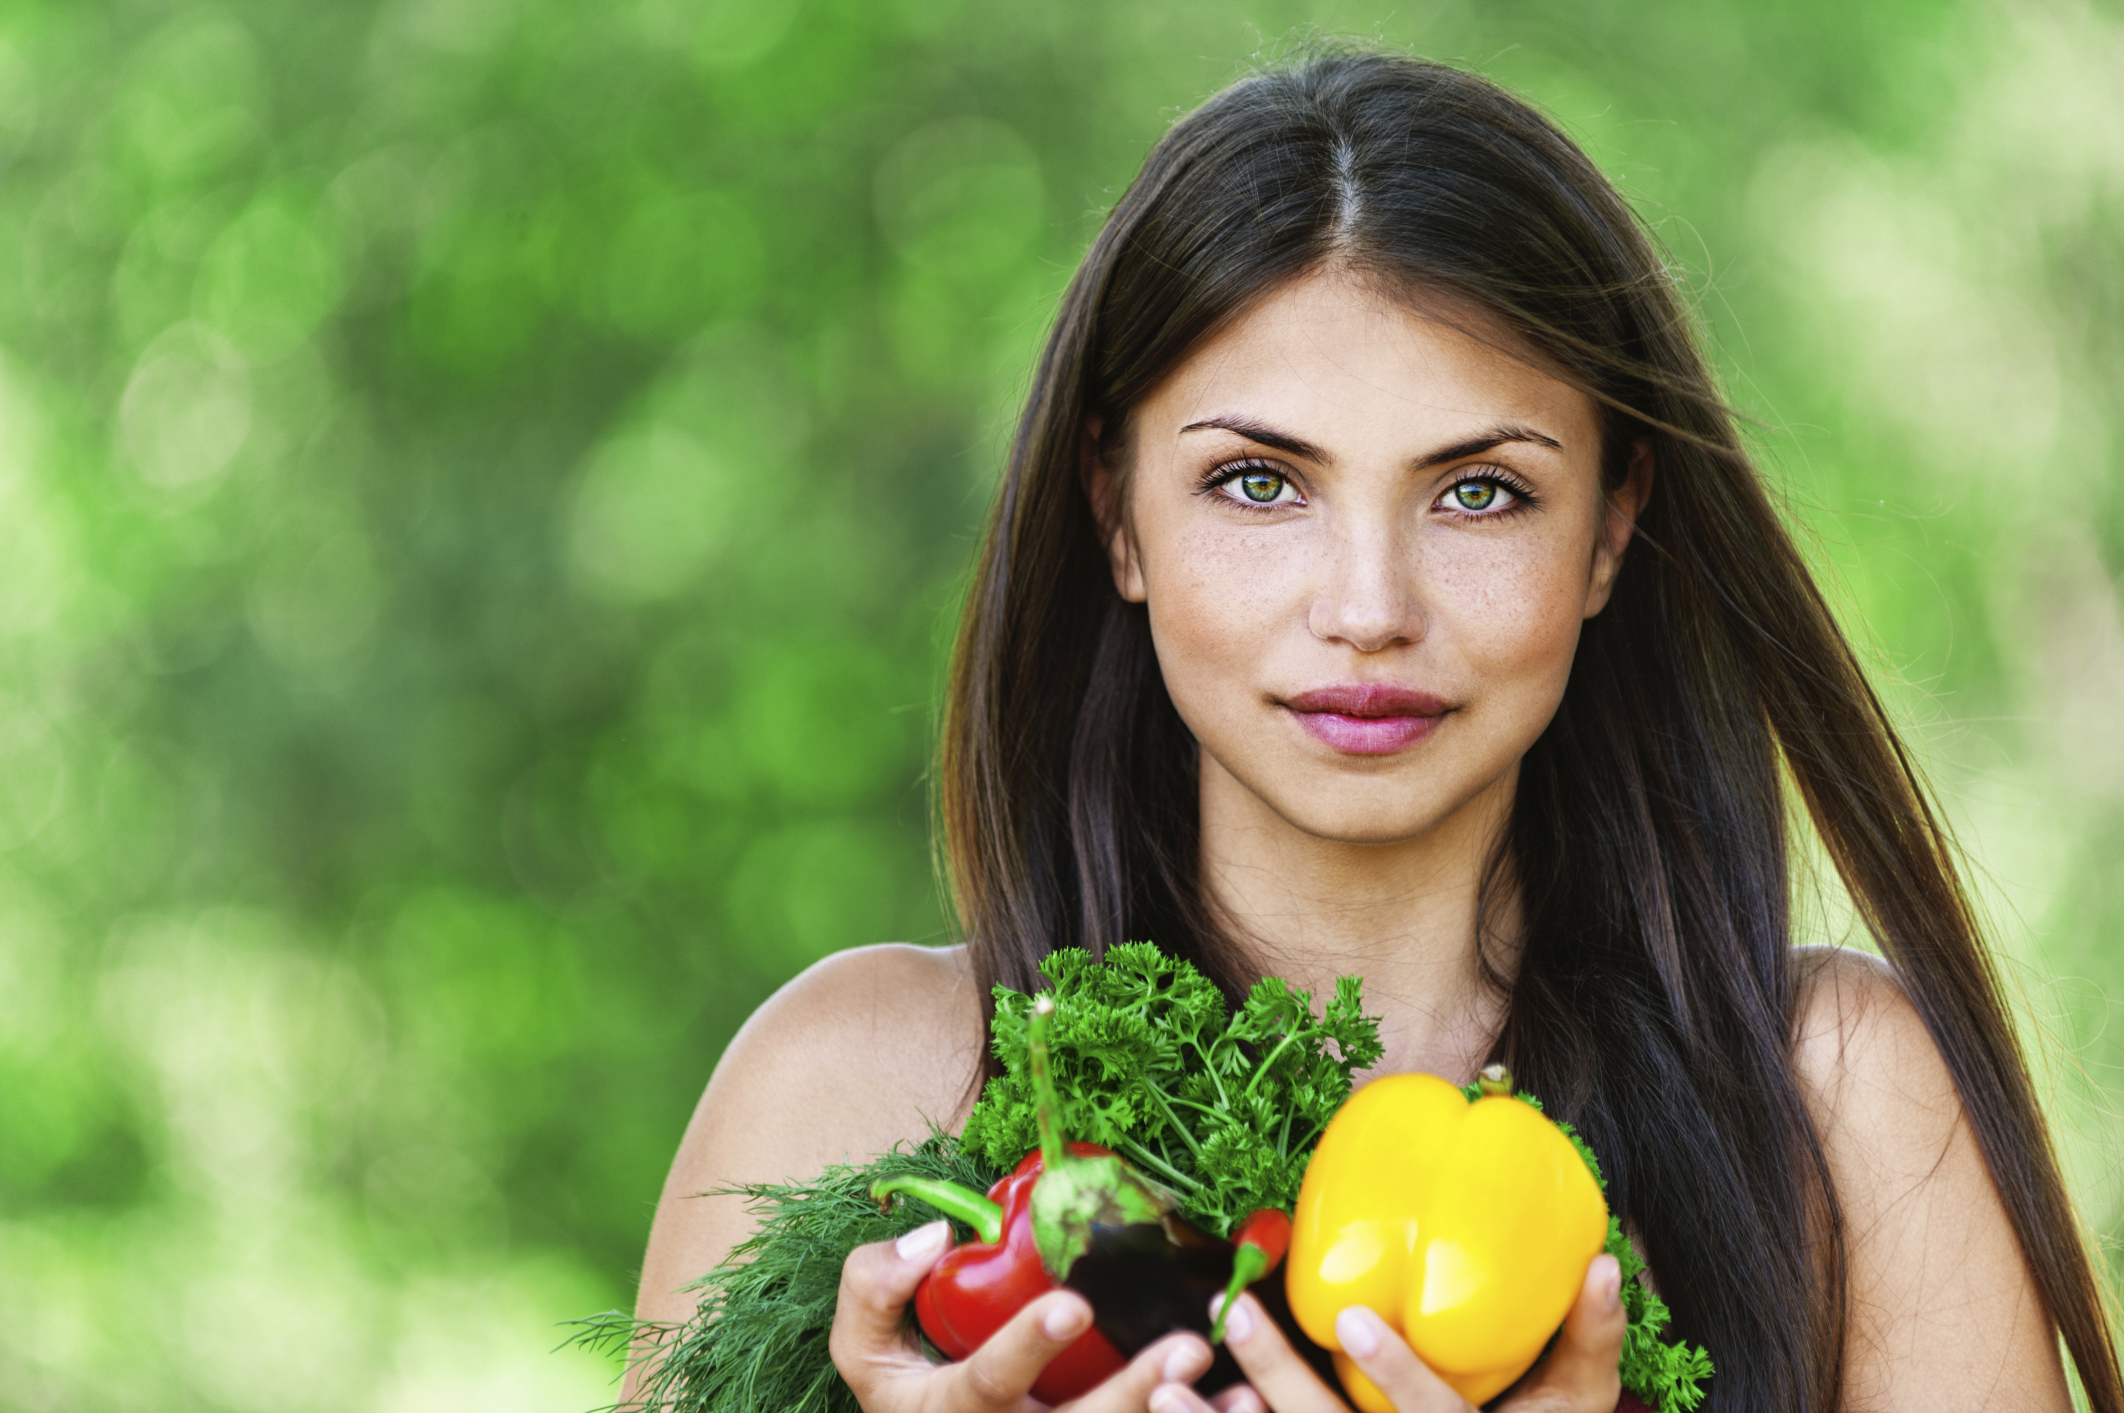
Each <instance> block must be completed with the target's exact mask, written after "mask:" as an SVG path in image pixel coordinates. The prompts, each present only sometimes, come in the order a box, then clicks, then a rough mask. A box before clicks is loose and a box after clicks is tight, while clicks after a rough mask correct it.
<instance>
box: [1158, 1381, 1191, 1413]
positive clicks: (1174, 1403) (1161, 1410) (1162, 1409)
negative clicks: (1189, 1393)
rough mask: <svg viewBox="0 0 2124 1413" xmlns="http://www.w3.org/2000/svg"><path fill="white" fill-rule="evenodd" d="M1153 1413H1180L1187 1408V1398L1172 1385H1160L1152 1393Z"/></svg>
mask: <svg viewBox="0 0 2124 1413" xmlns="http://www.w3.org/2000/svg"><path fill="white" fill-rule="evenodd" d="M1150 1406H1151V1413H1180V1410H1181V1409H1183V1408H1185V1407H1187V1398H1186V1396H1185V1395H1183V1394H1182V1393H1181V1392H1180V1390H1179V1389H1177V1388H1175V1387H1173V1386H1172V1385H1171V1384H1160V1385H1158V1387H1157V1388H1155V1389H1154V1390H1152V1391H1151V1396H1150Z"/></svg>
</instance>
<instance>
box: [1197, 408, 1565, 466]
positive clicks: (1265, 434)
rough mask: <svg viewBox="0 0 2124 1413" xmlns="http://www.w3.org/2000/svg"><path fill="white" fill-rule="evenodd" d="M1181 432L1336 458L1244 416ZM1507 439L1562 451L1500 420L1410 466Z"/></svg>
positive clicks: (1325, 462) (1320, 459)
mask: <svg viewBox="0 0 2124 1413" xmlns="http://www.w3.org/2000/svg"><path fill="white" fill-rule="evenodd" d="M1180 431H1181V432H1182V434H1183V435H1184V434H1185V433H1188V432H1202V431H1221V432H1234V433H1236V434H1238V435H1239V436H1242V437H1245V438H1246V439H1247V440H1248V441H1250V442H1259V443H1261V444H1262V445H1263V446H1272V447H1274V448H1276V450H1278V451H1282V452H1288V453H1290V454H1291V455H1292V456H1300V457H1304V458H1305V459H1306V460H1307V461H1312V462H1317V463H1318V464H1320V465H1322V466H1330V465H1333V464H1334V460H1335V458H1334V457H1332V456H1329V455H1328V454H1327V453H1326V452H1325V451H1323V450H1321V449H1320V448H1319V447H1317V446H1314V445H1313V444H1312V443H1311V442H1309V441H1306V440H1304V439H1303V438H1301V437H1294V436H1292V435H1291V434H1290V433H1288V432H1281V431H1278V430H1277V429H1276V428H1274V427H1271V426H1269V425H1268V424H1267V423H1264V422H1256V421H1253V420H1252V419H1251V418H1246V417H1208V418H1205V419H1203V420H1202V421H1200V422H1190V423H1188V424H1187V425H1186V426H1185V427H1182V428H1181V429H1180ZM1509 442H1530V443H1532V444H1533V445H1535V446H1545V447H1548V448H1550V449H1551V450H1554V451H1562V450H1563V443H1562V442H1560V441H1558V440H1556V438H1554V437H1550V436H1544V435H1543V434H1542V433H1540V432H1537V431H1535V430H1534V429H1533V428H1532V427H1525V426H1521V425H1520V424H1518V423H1516V422H1500V423H1499V424H1498V425H1496V426H1494V427H1492V428H1490V429H1489V430H1488V431H1486V432H1482V433H1480V434H1478V435H1476V436H1472V437H1469V438H1467V439H1466V440H1465V441H1458V442H1455V443H1453V445H1451V446H1444V447H1440V448H1439V449H1438V450H1436V451H1434V452H1431V453H1430V454H1428V455H1426V456H1422V457H1419V458H1418V459H1417V460H1416V461H1415V462H1414V463H1413V466H1412V468H1411V469H1413V470H1417V471H1428V470H1429V469H1430V468H1431V467H1433V466H1443V465H1444V464H1445V463H1447V462H1449V461H1460V460H1462V459H1464V458H1466V457H1470V456H1480V455H1482V454H1483V453H1484V452H1486V451H1488V450H1490V449H1491V448H1492V447H1499V446H1504V445H1505V444H1507V443H1509Z"/></svg>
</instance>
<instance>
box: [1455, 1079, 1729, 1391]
mask: <svg viewBox="0 0 2124 1413" xmlns="http://www.w3.org/2000/svg"><path fill="white" fill-rule="evenodd" d="M1461 1092H1462V1093H1463V1094H1465V1095H1467V1096H1468V1099H1469V1101H1470V1102H1473V1101H1474V1100H1475V1099H1477V1098H1479V1097H1480V1096H1481V1093H1482V1087H1481V1086H1480V1085H1479V1084H1470V1085H1467V1086H1466V1087H1464V1088H1463V1089H1462V1090H1461ZM1519 1098H1520V1099H1522V1100H1524V1101H1525V1102H1526V1103H1529V1104H1532V1105H1533V1106H1534V1107H1535V1108H1536V1109H1537V1110H1538V1109H1540V1108H1541V1100H1539V1099H1537V1098H1536V1097H1534V1096H1533V1095H1532V1094H1529V1093H1527V1091H1525V1090H1524V1089H1522V1090H1520V1091H1519ZM1551 1122H1552V1123H1554V1124H1555V1125H1556V1126H1557V1127H1558V1128H1559V1129H1562V1130H1563V1136H1564V1137H1565V1138H1568V1139H1570V1140H1571V1146H1572V1147H1573V1148H1576V1149H1577V1150H1578V1156H1579V1157H1580V1158H1583V1159H1584V1160H1585V1164H1586V1167H1587V1168H1588V1169H1590V1170H1591V1171H1592V1173H1593V1180H1594V1181H1595V1182H1597V1183H1599V1184H1600V1190H1601V1192H1602V1194H1603V1195H1605V1194H1606V1193H1607V1190H1608V1177H1607V1174H1606V1173H1603V1172H1602V1171H1601V1170H1600V1159H1599V1158H1598V1157H1596V1156H1595V1155H1594V1152H1593V1145H1591V1144H1590V1143H1587V1142H1586V1140H1585V1139H1584V1138H1583V1137H1581V1136H1580V1135H1579V1132H1578V1130H1577V1129H1575V1128H1573V1127H1572V1126H1571V1125H1569V1124H1567V1123H1565V1122H1564V1121H1563V1120H1561V1119H1553V1120H1551ZM1601 1249H1602V1250H1604V1251H1606V1252H1607V1253H1608V1254H1609V1255H1610V1256H1613V1257H1614V1258H1615V1261H1616V1264H1617V1265H1619V1266H1621V1267H1622V1302H1623V1320H1624V1326H1623V1347H1622V1369H1621V1373H1622V1386H1623V1387H1624V1388H1626V1389H1628V1390H1630V1392H1632V1393H1634V1394H1636V1395H1637V1397H1638V1398H1639V1399H1641V1400H1642V1401H1643V1402H1645V1403H1647V1404H1649V1405H1651V1406H1652V1407H1654V1408H1657V1409H1659V1410H1661V1413H1692V1410H1693V1409H1695V1407H1696V1406H1697V1405H1698V1404H1700V1403H1702V1402H1703V1401H1704V1387H1703V1385H1704V1380H1705V1379H1708V1378H1710V1377H1711V1375H1712V1373H1713V1372H1714V1371H1713V1369H1712V1366H1711V1356H1710V1354H1708V1353H1707V1352H1705V1350H1704V1349H1703V1347H1702V1346H1701V1345H1694V1344H1683V1343H1679V1342H1672V1343H1670V1342H1669V1340H1668V1336H1667V1325H1668V1323H1669V1322H1670V1321H1671V1320H1672V1319H1673V1318H1674V1314H1673V1312H1672V1311H1670V1310H1669V1309H1668V1308H1667V1302H1666V1301H1664V1300H1662V1299H1660V1298H1659V1296H1658V1295H1656V1294H1654V1293H1653V1291H1652V1289H1651V1288H1650V1287H1649V1286H1647V1285H1646V1284H1645V1283H1644V1281H1642V1280H1641V1279H1639V1277H1641V1276H1642V1275H1644V1273H1645V1260H1644V1257H1642V1256H1640V1255H1638V1254H1637V1247H1636V1246H1635V1245H1634V1244H1633V1243H1632V1242H1631V1240H1630V1238H1629V1237H1628V1236H1627V1235H1626V1234H1625V1233H1624V1232H1623V1227H1622V1219H1621V1218H1620V1217H1617V1216H1615V1215H1613V1214H1612V1213H1611V1214H1610V1215H1609V1217H1608V1239H1607V1241H1606V1243H1605V1244H1604V1245H1603V1246H1602V1248H1601Z"/></svg>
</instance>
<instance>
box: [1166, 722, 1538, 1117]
mask: <svg viewBox="0 0 2124 1413" xmlns="http://www.w3.org/2000/svg"><path fill="white" fill-rule="evenodd" d="M1202 761H1203V764H1202V881H1203V887H1204V889H1205V890H1206V892H1207V896H1208V901H1209V903H1210V905H1211V907H1212V908H1213V910H1214V911H1215V912H1216V914H1217V915H1218V916H1219V917H1220V918H1221V919H1222V921H1223V923H1224V925H1225V927H1226V928H1227V929H1229V931H1230V934H1231V937H1232V940H1233V941H1234V942H1235V943H1237V944H1238V945H1239V946H1240V947H1241V948H1243V949H1244V953H1245V956H1246V959H1247V963H1248V965H1249V966H1250V968H1251V969H1252V970H1253V971H1255V972H1256V973H1258V974H1259V975H1263V976H1280V977H1283V978H1284V979H1285V980H1287V981H1289V982H1290V983H1291V984H1292V985H1293V986H1295V987H1300V988H1302V989H1305V990H1308V991H1311V992H1312V993H1313V994H1314V995H1315V996H1316V997H1319V996H1323V995H1330V994H1332V993H1333V991H1334V986H1335V978H1336V977H1338V976H1344V975H1352V974H1354V975H1357V976H1361V977H1363V978H1364V998H1365V1009H1366V1010H1367V1011H1370V1012H1373V1013H1375V1014H1383V1015H1384V1018H1385V1019H1384V1021H1383V1023H1382V1025H1381V1027H1380V1040H1381V1042H1382V1044H1384V1046H1385V1047H1386V1053H1385V1056H1384V1057H1383V1058H1382V1059H1381V1060H1380V1062H1379V1064H1378V1066H1377V1067H1376V1068H1374V1069H1373V1070H1371V1071H1368V1072H1367V1075H1366V1077H1370V1076H1372V1075H1380V1074H1395V1073H1402V1072H1406V1071H1421V1072H1424V1073H1429V1074H1437V1075H1442V1076H1444V1077H1445V1078H1447V1079H1450V1080H1452V1081H1453V1082H1455V1083H1457V1084H1459V1083H1466V1082H1468V1081H1469V1080H1471V1079H1472V1078H1473V1077H1474V1075H1475V1072H1476V1071H1477V1070H1478V1069H1480V1068H1481V1067H1482V1065H1483V1063H1484V1061H1485V1060H1486V1059H1487V1057H1488V1054H1489V1050H1490V1047H1491V1044H1492V1043H1493V1042H1494V1040H1495V1038H1496V1035H1497V1031H1498V1028H1499V1027H1500V1026H1501V1025H1502V1024H1503V1021H1504V1003H1505V997H1504V995H1503V994H1502V993H1501V991H1500V989H1499V988H1498V987H1497V986H1496V985H1495V984H1494V983H1493V982H1491V981H1489V980H1486V978H1485V975H1484V970H1483V966H1482V962H1483V959H1484V953H1483V948H1482V946H1480V945H1479V943H1478V937H1477V929H1476V911H1477V904H1478V902H1479V900H1480V897H1481V892H1482V876H1483V871H1484V868H1485V867H1486V865H1487V864H1488V862H1489V859H1490V856H1491V851H1492V848H1493V846H1494V844H1495V841H1496V840H1497V839H1498V838H1499V836H1500V834H1501V832H1502V830H1503V829H1504V827H1505V824H1506V821H1507V820H1508V818H1509V816H1510V812H1511V805H1512V796H1513V788H1514V785H1515V784H1516V781H1517V771H1516V768H1515V770H1514V771H1513V772H1511V773H1508V774H1506V775H1505V776H1502V777H1500V778H1499V779H1498V780H1496V781H1494V782H1492V783H1491V784H1490V785H1489V786H1488V787H1486V788H1485V789H1484V790H1483V791H1482V792H1481V793H1479V794H1477V795H1476V796H1475V797H1474V798H1473V799H1471V800H1469V801H1467V802H1466V803H1465V804H1463V805H1462V806H1461V807H1460V808H1459V809H1458V810H1456V811H1454V813H1453V814H1451V815H1450V816H1448V817H1447V818H1445V819H1443V820H1441V821H1439V822H1438V823H1437V824H1436V825H1434V826H1433V827H1432V828H1431V829H1429V830H1427V831H1426V832H1424V833H1423V834H1421V835H1418V836H1416V837H1414V838H1410V839H1400V840H1394V841H1391V842H1386V843H1350V842H1347V841H1344V840H1336V839H1324V838H1321V837H1320V836H1318V835H1314V834H1308V833H1306V832H1305V831H1304V830H1302V829H1300V828H1298V827H1297V826H1296V825H1294V824H1292V823H1291V822H1290V821H1289V820H1288V819H1285V818H1284V817H1283V816H1281V815H1279V814H1277V813H1276V812H1275V811H1274V810H1272V809H1271V808H1270V807H1269V806H1268V805H1267V804H1266V803H1265V802H1264V801H1263V800H1262V799H1261V798H1260V796H1258V795H1256V794H1254V792H1253V791H1251V790H1249V789H1247V788H1246V786H1244V785H1242V784H1241V783H1240V782H1239V781H1238V780H1236V779H1235V778H1233V777H1232V776H1231V775H1230V774H1229V773H1227V772H1226V771H1225V770H1224V768H1223V767H1222V766H1221V765H1218V764H1217V763H1216V762H1215V761H1214V760H1213V759H1211V758H1210V757H1209V755H1208V753H1207V752H1205V753H1204V754H1203V757H1202ZM1505 892H1506V896H1503V897H1499V898H1494V899H1493V900H1492V907H1491V916H1490V918H1489V919H1488V928H1487V932H1488V942H1487V959H1488V961H1489V964H1490V967H1491V968H1492V970H1493V971H1494V972H1496V973H1498V974H1499V975H1501V976H1502V978H1503V979H1504V980H1506V981H1507V982H1508V981H1509V980H1510V977H1511V973H1512V969H1513V966H1514V965H1515V963H1516V960H1517V958H1516V954H1515V953H1513V952H1512V951H1511V950H1510V949H1509V946H1508V943H1507V942H1506V940H1505V939H1509V938H1511V937H1512V936H1513V935H1514V934H1515V933H1516V927H1515V926H1514V922H1515V915H1516V909H1515V908H1514V907H1513V898H1512V896H1510V890H1505Z"/></svg>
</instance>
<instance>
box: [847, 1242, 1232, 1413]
mask: <svg viewBox="0 0 2124 1413" xmlns="http://www.w3.org/2000/svg"><path fill="white" fill-rule="evenodd" d="M950 1245H951V1225H950V1223H948V1222H932V1223H930V1224H929V1225H928V1226H926V1227H917V1228H916V1229H915V1230H913V1231H911V1232H909V1233H907V1235H905V1236H903V1237H901V1238H900V1239H899V1240H898V1241H880V1242H877V1243H875V1244H874V1245H870V1246H858V1247H857V1248H856V1249H855V1250H854V1251H851V1252H850V1253H849V1254H848V1260H847V1262H846V1263H845V1264H844V1265H843V1266H842V1267H841V1294H840V1303H839V1304H838V1306H837V1307H836V1308H835V1310H834V1315H833V1334H832V1336H831V1338H830V1340H829V1342H828V1348H829V1349H830V1350H831V1351H832V1353H833V1366H834V1368H836V1369H838V1370H840V1373H841V1377H842V1378H843V1379H844V1380H846V1381H847V1384H848V1387H849V1388H850V1389H852V1390H853V1391H854V1393H855V1396H856V1401H857V1402H858V1403H860V1404H861V1405H862V1406H863V1408H864V1410H865V1413H1036V1410H1039V1409H1044V1408H1045V1407H1046V1406H1047V1405H1046V1404H1044V1403H1041V1402H1040V1401H1039V1400H1038V1399H1035V1398H1034V1397H1033V1396H1032V1386H1033V1381H1034V1380H1035V1379H1037V1378H1039V1377H1040V1371H1041V1370H1042V1369H1045V1368H1046V1367H1047V1362H1048V1361H1049V1360H1050V1359H1053V1358H1054V1357H1055V1356H1056V1355H1057V1354H1060V1353H1061V1352H1062V1351H1063V1350H1064V1349H1067V1348H1068V1347H1069V1345H1070V1343H1071V1342H1072V1341H1074V1340H1075V1339H1076V1338H1077V1336H1079V1335H1081V1334H1083V1333H1084V1332H1085V1331H1086V1330H1087V1329H1089V1328H1091V1322H1092V1311H1091V1306H1090V1304H1089V1303H1087V1302H1086V1301H1085V1299H1084V1297H1083V1296H1081V1295H1079V1294H1077V1293H1076V1292H1075V1291H1071V1290H1056V1291H1050V1292H1049V1293H1048V1294H1046V1295H1043V1296H1041V1297H1040V1298H1039V1299H1038V1300H1035V1301H1033V1302H1032V1303H1030V1304H1028V1305H1027V1306H1026V1307H1025V1308H1024V1309H1022V1310H1020V1311H1019V1312H1018V1313H1017V1314H1016V1315H1013V1316H1012V1317H1011V1319H1010V1321H1009V1323H1007V1324H1005V1325H1004V1326H1003V1328H1001V1329H1000V1330H997V1331H996V1332H995V1334H994V1335H992V1336H990V1337H989V1340H988V1342H987V1343H986V1344H984V1345H982V1346H981V1347H980V1348H979V1349H977V1350H975V1351H974V1352H973V1354H972V1356H971V1357H969V1358H967V1359H964V1360H961V1361H960V1362H958V1363H956V1364H932V1363H930V1362H929V1360H928V1359H927V1358H925V1357H923V1354H922V1351H921V1348H920V1347H919V1346H918V1345H916V1344H915V1343H914V1342H913V1341H912V1340H910V1339H909V1338H908V1337H907V1304H908V1302H909V1301H910V1300H912V1299H913V1298H914V1292H915V1287H916V1286H918V1285H920V1284H921V1282H922V1277H923V1276H925V1275H927V1274H929V1268H930V1267H931V1266H934V1265H935V1264H936V1263H937V1259H938V1258H939V1257H941V1256H942V1255H943V1254H944V1252H945V1251H946V1250H947V1249H949V1247H950ZM1209 1366H1210V1348H1209V1345H1208V1343H1207V1342H1205V1341H1204V1340H1203V1339H1202V1337H1201V1336H1200V1335H1195V1334H1187V1333H1181V1334H1175V1335H1169V1336H1167V1337H1166V1338H1164V1339H1161V1340H1159V1341H1157V1342H1156V1343H1154V1344H1152V1345H1150V1346H1149V1347H1147V1348H1146V1349H1144V1350H1143V1352H1142V1353H1140V1354H1138V1355H1137V1356H1136V1357H1135V1358H1134V1359H1132V1360H1130V1361H1129V1364H1128V1367H1127V1368H1125V1369H1123V1370H1122V1371H1121V1372H1120V1373H1118V1374H1115V1375H1114V1376H1113V1377H1112V1378H1110V1379H1108V1380H1107V1381H1106V1382H1105V1383H1103V1384H1100V1385H1099V1386H1098V1387H1097V1388H1095V1389H1093V1390H1092V1391H1091V1392H1090V1393H1088V1394H1086V1395H1084V1397H1082V1398H1079V1399H1076V1400H1074V1401H1073V1402H1070V1403H1068V1404H1065V1405H1064V1407H1066V1408H1067V1409H1069V1410H1070V1413H1148V1410H1149V1409H1150V1402H1151V1396H1152V1395H1153V1394H1155V1393H1157V1392H1158V1390H1159V1389H1161V1388H1164V1387H1167V1386H1168V1385H1174V1384H1178V1385H1182V1386H1185V1385H1188V1384H1191V1383H1192V1382H1193V1381H1194V1380H1196V1379H1198V1378H1200V1377H1202V1375H1203V1374H1204V1373H1205V1372H1206V1371H1207V1370H1208V1369H1209ZM1168 1398H1170V1395H1168ZM1165 1402H1166V1400H1165V1399H1161V1400H1160V1403H1161V1404H1163V1403H1165Z"/></svg>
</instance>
